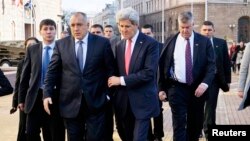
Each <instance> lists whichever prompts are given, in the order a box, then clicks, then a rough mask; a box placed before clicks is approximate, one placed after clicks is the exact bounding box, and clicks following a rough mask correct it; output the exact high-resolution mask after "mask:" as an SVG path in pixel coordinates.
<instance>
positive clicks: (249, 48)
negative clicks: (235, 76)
mask: <svg viewBox="0 0 250 141" xmlns="http://www.w3.org/2000/svg"><path fill="white" fill-rule="evenodd" d="M249 87H250V43H248V44H247V45H246V48H245V51H244V55H243V58H242V62H241V66H240V75H239V85H238V90H239V91H244V96H243V99H242V101H241V103H240V106H239V110H242V109H244V108H246V107H247V106H249V105H250V95H249V93H248V91H249Z"/></svg>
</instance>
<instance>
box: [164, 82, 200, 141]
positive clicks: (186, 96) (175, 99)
mask: <svg viewBox="0 0 250 141" xmlns="http://www.w3.org/2000/svg"><path fill="white" fill-rule="evenodd" d="M195 89H196V88H194V87H192V86H189V85H186V84H182V83H178V82H173V83H171V85H170V88H169V89H168V99H169V105H170V107H171V111H172V121H173V133H174V135H173V140H174V141H198V140H199V135H200V132H201V130H202V128H203V117H204V102H205V96H204V95H203V96H201V97H199V98H197V97H195V95H194V92H195Z"/></svg>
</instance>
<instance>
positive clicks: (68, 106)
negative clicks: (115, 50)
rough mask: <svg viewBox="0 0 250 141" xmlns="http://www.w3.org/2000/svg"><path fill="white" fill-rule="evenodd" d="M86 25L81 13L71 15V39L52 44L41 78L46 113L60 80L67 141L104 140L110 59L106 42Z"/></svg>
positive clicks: (112, 62)
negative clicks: (45, 72)
mask: <svg viewBox="0 0 250 141" xmlns="http://www.w3.org/2000/svg"><path fill="white" fill-rule="evenodd" d="M88 26H89V23H88V20H87V16H86V14H85V13H82V12H76V13H73V15H72V16H71V18H70V28H71V32H72V36H69V37H66V38H63V39H61V40H59V41H57V42H56V46H55V49H54V53H53V56H52V58H51V63H50V65H49V68H48V72H47V75H46V79H45V89H44V101H43V103H44V108H45V110H46V112H47V113H49V114H50V108H49V106H50V104H52V102H53V101H52V99H51V97H53V93H52V90H53V86H54V85H55V83H56V81H57V80H58V79H59V78H60V79H61V83H60V86H59V89H60V94H59V105H60V107H59V108H60V113H61V115H62V117H63V118H64V123H65V125H66V129H67V133H68V139H69V141H81V140H83V138H84V137H86V140H87V141H103V140H104V130H105V126H104V123H105V122H104V120H105V106H106V105H105V104H106V102H107V95H108V94H109V90H108V85H107V81H108V77H110V76H111V75H113V74H114V57H113V54H112V50H111V47H110V43H109V40H108V39H106V38H104V37H100V36H97V35H93V34H91V33H89V32H88ZM58 74H59V76H58ZM85 129H86V130H85Z"/></svg>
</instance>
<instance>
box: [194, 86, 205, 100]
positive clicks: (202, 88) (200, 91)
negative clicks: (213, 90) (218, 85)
mask: <svg viewBox="0 0 250 141" xmlns="http://www.w3.org/2000/svg"><path fill="white" fill-rule="evenodd" d="M207 88H208V86H207V85H206V84H204V83H201V84H200V85H199V86H198V88H197V89H196V90H195V94H194V95H195V96H196V97H200V96H202V95H203V94H204V92H205V91H206V90H207Z"/></svg>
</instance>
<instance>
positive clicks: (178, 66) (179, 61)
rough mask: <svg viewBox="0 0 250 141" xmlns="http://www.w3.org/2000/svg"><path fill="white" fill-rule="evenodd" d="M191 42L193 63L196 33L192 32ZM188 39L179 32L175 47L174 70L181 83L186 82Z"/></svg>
mask: <svg viewBox="0 0 250 141" xmlns="http://www.w3.org/2000/svg"><path fill="white" fill-rule="evenodd" d="M189 43H190V47H191V56H192V64H193V50H194V47H193V46H194V33H193V32H192V34H191V36H190V37H189ZM186 45H187V40H186V39H185V38H183V37H182V36H181V34H179V35H178V36H177V39H176V43H175V49H174V72H175V77H176V79H177V80H178V81H179V82H181V83H186V59H185V51H186Z"/></svg>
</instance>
